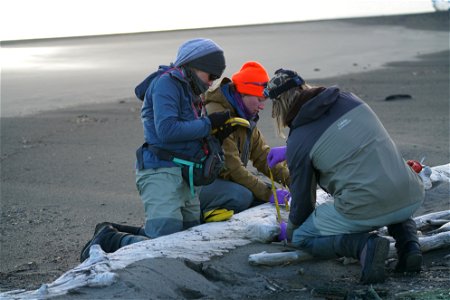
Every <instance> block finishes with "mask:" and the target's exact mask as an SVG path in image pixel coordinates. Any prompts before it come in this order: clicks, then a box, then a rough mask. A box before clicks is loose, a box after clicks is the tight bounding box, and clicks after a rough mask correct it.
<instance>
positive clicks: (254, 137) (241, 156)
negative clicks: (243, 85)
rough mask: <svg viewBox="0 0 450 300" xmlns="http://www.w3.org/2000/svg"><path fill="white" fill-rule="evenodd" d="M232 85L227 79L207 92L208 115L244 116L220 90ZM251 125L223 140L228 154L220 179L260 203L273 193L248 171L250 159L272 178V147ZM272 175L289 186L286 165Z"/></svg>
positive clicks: (275, 170)
mask: <svg viewBox="0 0 450 300" xmlns="http://www.w3.org/2000/svg"><path fill="white" fill-rule="evenodd" d="M229 82H230V79H228V78H224V79H222V81H221V82H220V85H218V86H215V87H213V88H212V89H210V90H209V91H208V92H207V93H206V95H205V103H206V110H207V112H208V113H209V114H210V113H213V112H219V111H225V110H229V111H230V113H231V116H232V117H242V116H238V115H237V112H236V109H235V108H234V107H233V106H232V105H231V104H230V103H229V102H228V100H227V99H226V98H225V96H224V95H223V93H222V91H221V86H222V85H224V84H227V83H229ZM250 124H251V128H250V129H248V128H244V127H241V126H239V128H238V129H237V130H236V131H234V132H233V133H232V134H231V135H230V136H229V137H227V138H226V139H225V140H224V142H223V145H222V147H223V150H224V152H225V167H224V170H223V171H222V173H221V174H220V177H221V178H223V179H226V180H230V181H233V182H236V183H239V184H241V185H243V186H245V187H246V188H248V189H249V190H250V191H252V193H253V194H254V195H255V197H256V198H258V199H260V200H263V201H269V198H270V195H271V194H272V191H271V189H270V187H269V186H268V185H267V184H266V183H264V181H262V180H261V179H260V178H258V177H257V176H255V175H253V174H252V173H251V172H250V171H249V170H248V169H247V168H246V166H247V163H248V161H249V160H250V161H251V162H252V165H253V166H254V167H255V168H256V169H257V170H258V171H259V172H261V173H263V174H264V175H266V176H267V177H270V174H269V167H268V166H267V155H268V153H269V150H270V147H269V146H268V145H267V143H266V141H265V140H264V137H263V135H262V134H261V132H260V131H259V129H258V128H257V127H256V122H250ZM272 174H273V177H274V180H275V181H276V182H278V183H281V184H283V185H285V186H288V185H289V183H290V178H289V170H288V168H287V166H286V164H285V163H283V164H278V165H277V166H276V167H275V168H274V169H273V170H272Z"/></svg>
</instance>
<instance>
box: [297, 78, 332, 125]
mask: <svg viewBox="0 0 450 300" xmlns="http://www.w3.org/2000/svg"><path fill="white" fill-rule="evenodd" d="M339 93H340V90H339V88H338V87H337V86H331V87H328V88H326V89H325V90H324V91H323V92H321V93H320V94H318V95H317V96H316V97H314V98H312V99H311V100H309V101H308V102H307V103H305V104H304V105H303V106H302V107H301V109H300V111H299V112H298V113H297V116H296V117H295V118H294V120H293V121H292V124H291V126H290V127H291V129H293V128H296V127H299V126H302V125H304V124H307V123H310V122H312V121H315V120H317V119H318V118H320V117H321V116H322V115H323V114H324V113H325V112H327V111H328V109H329V108H330V107H331V106H333V105H334V103H335V102H336V100H337V99H338V97H339Z"/></svg>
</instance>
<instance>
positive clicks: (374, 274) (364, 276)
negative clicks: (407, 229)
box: [360, 235, 389, 284]
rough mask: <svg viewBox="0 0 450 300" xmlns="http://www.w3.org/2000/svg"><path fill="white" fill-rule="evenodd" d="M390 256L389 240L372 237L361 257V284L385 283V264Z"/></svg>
mask: <svg viewBox="0 0 450 300" xmlns="http://www.w3.org/2000/svg"><path fill="white" fill-rule="evenodd" d="M388 254H389V240H388V239H385V238H382V237H379V236H376V235H374V236H371V237H370V238H369V239H368V240H367V243H366V245H365V246H364V248H363V250H362V251H361V255H360V262H361V279H360V280H361V282H362V283H364V284H370V283H380V282H384V279H385V275H384V262H385V260H386V259H387V256H388Z"/></svg>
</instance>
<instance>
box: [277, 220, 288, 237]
mask: <svg viewBox="0 0 450 300" xmlns="http://www.w3.org/2000/svg"><path fill="white" fill-rule="evenodd" d="M284 240H287V224H286V222H284V221H281V223H280V234H279V235H278V241H280V242H282V241H284Z"/></svg>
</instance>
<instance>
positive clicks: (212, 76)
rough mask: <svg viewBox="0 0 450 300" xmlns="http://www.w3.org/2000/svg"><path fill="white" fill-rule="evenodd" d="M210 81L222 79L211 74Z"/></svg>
mask: <svg viewBox="0 0 450 300" xmlns="http://www.w3.org/2000/svg"><path fill="white" fill-rule="evenodd" d="M208 78H209V80H210V81H214V80H217V79H219V78H220V76H217V75H214V74H209V77H208Z"/></svg>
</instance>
